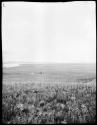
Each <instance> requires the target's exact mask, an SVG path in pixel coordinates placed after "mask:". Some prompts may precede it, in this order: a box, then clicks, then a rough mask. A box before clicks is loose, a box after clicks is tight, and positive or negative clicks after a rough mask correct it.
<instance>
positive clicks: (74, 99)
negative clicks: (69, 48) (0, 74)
mask: <svg viewBox="0 0 97 125" xmlns="http://www.w3.org/2000/svg"><path fill="white" fill-rule="evenodd" d="M20 85H21V84H18V85H15V86H12V85H3V89H2V122H3V123H5V124H59V123H61V124H68V123H95V122H96V88H95V87H94V86H89V85H83V84H79V85H75V86H67V87H66V86H62V87H61V86H60V85H55V86H51V85H48V86H45V87H44V88H39V87H38V88H37V87H36V88H35V87H33V85H30V86H29V87H28V88H27V87H26V86H27V84H25V85H21V86H20Z"/></svg>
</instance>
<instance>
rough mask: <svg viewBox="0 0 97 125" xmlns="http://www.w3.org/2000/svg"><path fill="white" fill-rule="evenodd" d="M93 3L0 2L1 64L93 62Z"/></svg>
mask: <svg viewBox="0 0 97 125" xmlns="http://www.w3.org/2000/svg"><path fill="white" fill-rule="evenodd" d="M95 15H96V14H95V2H91V1H90V2H89V1H81V2H79V1H78V2H63V3H62V2H58V3H57V2H56V3H46V2H45V3H42V2H39V3H38V2H3V3H2V51H3V62H4V63H7V62H32V63H95V62H96V17H95Z"/></svg>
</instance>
